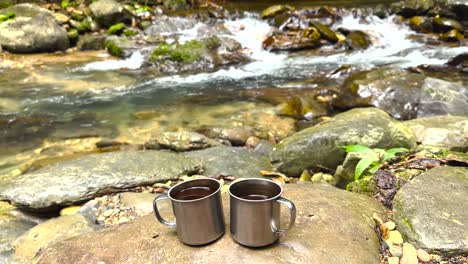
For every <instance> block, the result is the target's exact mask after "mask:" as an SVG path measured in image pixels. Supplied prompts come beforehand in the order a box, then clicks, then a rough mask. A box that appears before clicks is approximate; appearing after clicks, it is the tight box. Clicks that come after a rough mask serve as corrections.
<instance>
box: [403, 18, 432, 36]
mask: <svg viewBox="0 0 468 264" xmlns="http://www.w3.org/2000/svg"><path fill="white" fill-rule="evenodd" d="M409 25H410V27H411V29H412V30H415V31H418V32H422V33H429V32H432V30H433V27H432V19H430V18H428V17H423V16H414V17H412V18H411V19H410V20H409Z"/></svg>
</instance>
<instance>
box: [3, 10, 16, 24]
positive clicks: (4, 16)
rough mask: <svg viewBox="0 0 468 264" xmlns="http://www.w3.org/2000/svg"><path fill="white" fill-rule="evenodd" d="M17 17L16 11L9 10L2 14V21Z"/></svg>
mask: <svg viewBox="0 0 468 264" xmlns="http://www.w3.org/2000/svg"><path fill="white" fill-rule="evenodd" d="M14 18H15V13H14V12H8V13H6V14H0V23H2V22H4V21H7V20H10V19H14Z"/></svg>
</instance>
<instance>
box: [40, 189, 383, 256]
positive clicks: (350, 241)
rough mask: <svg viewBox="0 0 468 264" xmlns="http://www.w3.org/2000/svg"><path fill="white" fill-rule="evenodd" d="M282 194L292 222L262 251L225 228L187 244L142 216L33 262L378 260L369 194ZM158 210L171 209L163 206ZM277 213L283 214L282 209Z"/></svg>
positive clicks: (310, 191)
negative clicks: (205, 241)
mask: <svg viewBox="0 0 468 264" xmlns="http://www.w3.org/2000/svg"><path fill="white" fill-rule="evenodd" d="M284 197H286V198H288V199H291V200H292V201H293V202H294V203H295V204H296V207H297V209H298V212H297V218H296V226H295V227H294V228H293V229H292V230H291V232H289V233H287V234H286V235H285V236H282V237H281V238H280V241H279V243H277V244H275V245H273V246H271V247H268V249H267V250H252V249H249V248H246V247H244V246H240V245H238V244H236V243H235V242H234V240H232V239H231V238H230V235H229V234H228V231H227V232H226V234H225V235H224V236H223V237H222V238H221V239H220V240H218V241H216V243H212V244H209V245H206V246H204V247H187V246H185V245H183V244H182V243H180V242H179V241H178V240H177V236H176V233H175V232H174V231H173V230H172V229H169V228H167V227H164V226H163V225H161V224H160V223H158V222H157V221H156V220H155V218H154V216H153V215H148V216H145V217H142V218H140V219H137V220H135V221H133V222H130V223H128V224H126V225H121V226H114V227H110V228H108V229H106V230H103V231H100V232H94V233H90V234H86V235H83V236H80V237H77V238H73V239H70V240H67V241H63V242H58V243H56V244H54V245H53V246H51V247H49V248H48V249H46V250H45V251H44V252H43V254H42V255H41V256H40V257H39V258H38V263H40V264H42V263H47V264H54V263H75V264H80V263H95V262H98V261H105V262H106V263H123V262H124V263H133V264H135V263H146V262H147V261H148V259H151V260H152V261H155V262H158V263H175V262H178V263H186V262H192V261H193V260H194V259H198V260H200V261H202V262H204V263H233V264H236V263H246V262H248V263H293V262H294V263H310V262H311V261H313V262H314V263H315V262H317V263H350V264H371V263H372V264H374V263H378V262H379V241H378V239H377V236H376V235H375V232H374V223H373V221H372V214H373V213H374V212H377V213H382V212H383V211H384V209H383V207H382V206H381V205H380V204H378V203H377V202H375V201H374V200H372V198H368V197H365V196H360V195H356V194H353V193H349V192H346V191H342V190H339V189H337V188H334V187H331V186H327V185H323V184H288V185H286V186H285V192H284ZM310 197H314V199H310ZM227 198H228V197H227V196H225V197H223V202H224V213H225V215H226V216H225V219H226V221H227V222H229V217H228V215H229V208H228V200H229V199H227ZM323 208H327V210H323ZM162 213H163V215H170V214H171V212H170V209H169V208H166V209H164V210H163V212H162ZM282 215H284V217H288V215H287V213H285V212H284V211H282ZM285 221H287V220H285ZM311 226H313V227H314V228H310V227H311ZM324 248H326V249H327V250H326V251H324V250H323V249H324Z"/></svg>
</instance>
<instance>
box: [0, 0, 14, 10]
mask: <svg viewBox="0 0 468 264" xmlns="http://www.w3.org/2000/svg"><path fill="white" fill-rule="evenodd" d="M12 5H13V1H11V0H0V9H2V8H7V7H10V6H12Z"/></svg>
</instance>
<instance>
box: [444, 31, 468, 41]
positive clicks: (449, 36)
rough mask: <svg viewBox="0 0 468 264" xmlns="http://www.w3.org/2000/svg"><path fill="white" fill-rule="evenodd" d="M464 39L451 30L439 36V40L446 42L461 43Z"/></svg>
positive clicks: (457, 32) (461, 35)
mask: <svg viewBox="0 0 468 264" xmlns="http://www.w3.org/2000/svg"><path fill="white" fill-rule="evenodd" d="M464 38H465V36H463V34H461V33H460V32H459V31H458V30H456V29H452V30H450V31H448V32H445V33H444V34H442V35H440V39H441V40H443V41H447V42H457V41H462V40H463V39H464Z"/></svg>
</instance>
